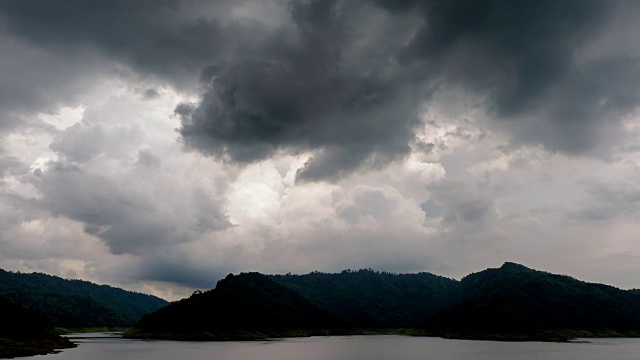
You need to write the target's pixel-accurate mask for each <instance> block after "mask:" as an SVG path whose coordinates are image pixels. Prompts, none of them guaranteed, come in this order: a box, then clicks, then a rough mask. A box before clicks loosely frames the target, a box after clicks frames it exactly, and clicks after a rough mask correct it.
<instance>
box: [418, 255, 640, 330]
mask: <svg viewBox="0 0 640 360" xmlns="http://www.w3.org/2000/svg"><path fill="white" fill-rule="evenodd" d="M460 288H461V292H462V299H461V301H460V302H459V303H457V304H455V305H453V306H451V307H449V308H447V309H445V310H442V311H439V312H438V313H436V314H434V315H433V316H431V317H430V318H428V320H427V321H426V322H425V323H424V324H423V325H422V326H421V328H422V329H423V330H424V331H425V332H426V333H427V334H432V335H439V336H447V337H457V338H478V339H512V340H518V339H523V340H529V339H540V340H566V339H568V338H572V337H574V336H597V335H609V336H616V335H618V336H619V335H635V334H636V331H638V330H640V296H639V295H638V293H637V292H635V291H625V290H620V289H617V288H615V287H612V286H608V285H602V284H592V283H586V282H583V281H579V280H576V279H574V278H572V277H570V276H565V275H554V274H550V273H547V272H542V271H536V270H532V269H529V268H527V267H524V266H522V265H518V264H514V263H505V264H504V265H503V266H502V267H501V268H498V269H487V270H484V271H481V272H478V273H474V274H471V275H468V276H467V277H465V278H463V279H462V281H461V282H460Z"/></svg>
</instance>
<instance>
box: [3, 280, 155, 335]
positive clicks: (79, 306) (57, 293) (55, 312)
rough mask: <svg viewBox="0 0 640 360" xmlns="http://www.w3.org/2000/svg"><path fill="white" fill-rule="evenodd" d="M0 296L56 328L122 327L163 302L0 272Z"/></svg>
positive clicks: (104, 287)
mask: <svg viewBox="0 0 640 360" xmlns="http://www.w3.org/2000/svg"><path fill="white" fill-rule="evenodd" d="M0 296H4V297H5V298H7V299H9V300H11V301H13V302H15V303H18V304H21V305H23V306H25V307H28V308H33V309H36V310H38V311H40V312H42V313H43V314H44V315H45V317H46V318H47V319H48V320H49V321H51V323H52V324H53V325H55V326H57V327H68V328H78V327H126V326H131V325H133V324H135V323H136V321H137V320H139V319H140V318H141V317H142V315H144V314H147V313H150V312H153V311H155V310H157V309H159V308H161V307H162V306H164V305H166V304H167V302H166V301H165V300H162V299H160V298H157V297H155V296H151V295H146V294H140V293H135V292H131V291H125V290H122V289H118V288H114V287H111V286H107V285H96V284H93V283H90V282H88V281H82V280H67V279H62V278H59V277H57V276H51V275H46V274H41V273H31V274H25V273H16V272H9V271H5V270H1V269H0Z"/></svg>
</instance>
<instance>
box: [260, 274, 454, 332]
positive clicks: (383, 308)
mask: <svg viewBox="0 0 640 360" xmlns="http://www.w3.org/2000/svg"><path fill="white" fill-rule="evenodd" d="M270 277H271V279H273V280H275V281H276V282H278V283H280V284H282V285H285V286H287V287H289V288H291V289H294V290H296V291H298V292H299V293H300V294H301V295H303V296H304V297H306V298H307V299H309V300H310V301H311V302H313V303H314V304H316V305H318V306H320V307H323V308H326V309H328V310H330V311H332V312H334V313H336V314H338V315H339V316H340V317H342V318H344V319H346V320H348V321H349V322H350V323H352V324H354V326H356V327H358V328H411V327H415V326H417V325H418V324H419V323H421V322H422V321H423V320H424V318H426V317H427V316H428V315H431V314H433V313H434V312H436V311H438V310H441V309H443V308H445V307H447V306H449V305H450V304H453V303H455V302H457V301H458V299H459V297H460V291H459V288H458V282H457V281H456V280H453V279H448V278H445V277H442V276H437V275H433V274H429V273H418V274H393V273H386V272H377V271H373V270H371V269H363V270H358V271H350V270H345V271H342V272H341V273H337V274H327V273H321V272H312V273H310V274H306V275H272V276H270Z"/></svg>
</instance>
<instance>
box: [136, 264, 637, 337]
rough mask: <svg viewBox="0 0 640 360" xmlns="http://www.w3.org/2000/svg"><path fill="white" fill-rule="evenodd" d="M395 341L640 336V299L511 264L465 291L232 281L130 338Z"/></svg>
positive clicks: (468, 282) (477, 276)
mask: <svg viewBox="0 0 640 360" xmlns="http://www.w3.org/2000/svg"><path fill="white" fill-rule="evenodd" d="M407 327H410V328H413V329H412V330H406V329H398V328H407ZM372 328H375V329H377V330H378V331H380V332H385V330H386V332H387V333H388V332H389V331H390V329H396V330H395V332H396V333H410V334H413V335H427V336H444V337H450V338H464V339H494V340H543V341H565V340H569V339H571V338H574V337H578V336H580V337H591V336H636V335H640V291H638V290H628V291H627V290H620V289H617V288H614V287H612V286H608V285H602V284H591V283H586V282H583V281H579V280H576V279H574V278H572V277H570V276H566V275H554V274H550V273H547V272H542V271H536V270H532V269H529V268H527V267H525V266H522V265H518V264H514V263H505V264H504V265H503V266H502V267H500V268H497V269H487V270H484V271H481V272H478V273H474V274H471V275H468V276H466V277H465V278H463V279H462V280H461V281H456V280H451V279H446V278H443V277H439V276H436V275H432V274H427V273H420V274H391V273H379V272H375V271H372V270H359V271H348V270H347V271H343V272H342V273H339V274H324V273H319V272H313V273H310V274H307V275H290V274H288V275H270V276H267V275H261V274H258V273H249V274H240V275H236V276H233V275H229V276H228V277H227V278H226V279H224V280H222V281H220V282H218V285H217V286H216V288H215V289H213V290H209V291H207V292H204V293H195V294H194V295H192V296H191V297H190V298H188V299H184V300H181V301H179V302H176V303H173V304H171V305H169V306H167V307H165V308H162V309H160V310H158V311H156V312H155V313H153V314H150V315H147V316H144V317H143V318H142V320H140V322H139V323H138V324H137V325H136V330H135V331H133V332H130V333H129V334H128V336H130V337H142V338H145V337H149V338H154V337H155V338H172V339H194V338H198V339H218V340H224V339H252V338H264V337H279V336H293V335H296V336H299V335H312V334H338V333H351V334H358V333H367V332H371V331H373V330H374V329H372Z"/></svg>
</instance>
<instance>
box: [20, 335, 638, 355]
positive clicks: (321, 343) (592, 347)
mask: <svg viewBox="0 0 640 360" xmlns="http://www.w3.org/2000/svg"><path fill="white" fill-rule="evenodd" d="M70 337H71V338H72V339H73V341H75V342H77V343H79V346H78V347H77V348H75V349H67V350H64V352H62V353H60V354H56V355H47V356H46V357H42V356H36V357H30V358H23V359H40V360H77V359H83V360H107V359H108V360H128V359H135V360H173V359H176V360H204V359H207V360H214V359H215V360H251V359H259V360H294V359H295V360H320V359H322V360H334V359H335V360H360V359H362V360H365V359H366V360H375V359H380V360H387V359H394V360H413V359H433V360H447V359H456V360H470V359H492V360H495V359H545V360H546V359H563V360H574V359H575V360H590V359H594V360H595V359H597V360H601V359H605V360H638V359H640V339H597V340H593V341H592V342H591V343H565V344H556V343H537V342H524V343H505V342H492V341H465V340H445V339H440V338H423V337H408V336H333V337H312V338H295V339H285V340H275V341H250V342H175V341H141V340H126V339H121V338H119V337H117V336H114V335H109V334H82V335H77V336H70Z"/></svg>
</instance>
